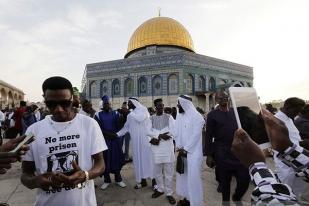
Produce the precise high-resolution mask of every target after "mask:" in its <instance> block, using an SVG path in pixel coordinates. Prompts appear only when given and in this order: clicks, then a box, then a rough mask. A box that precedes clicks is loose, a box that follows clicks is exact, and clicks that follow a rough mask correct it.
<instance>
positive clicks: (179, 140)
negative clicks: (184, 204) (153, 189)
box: [172, 102, 205, 206]
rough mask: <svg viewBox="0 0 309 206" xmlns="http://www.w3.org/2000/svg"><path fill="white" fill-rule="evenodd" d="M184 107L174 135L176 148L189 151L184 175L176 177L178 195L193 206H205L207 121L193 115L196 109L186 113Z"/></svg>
mask: <svg viewBox="0 0 309 206" xmlns="http://www.w3.org/2000/svg"><path fill="white" fill-rule="evenodd" d="M180 103H181V102H180ZM191 104H192V103H191ZM182 107H183V108H184V110H185V114H181V113H179V114H177V119H176V123H175V128H174V130H172V134H173V136H174V138H175V141H176V147H177V148H183V149H184V150H186V151H187V161H186V162H185V170H184V174H181V175H180V174H178V173H177V175H176V194H177V195H180V196H182V197H185V198H186V199H188V200H189V201H190V205H192V206H203V205H204V203H203V195H204V194H203V182H202V163H203V152H202V129H203V126H204V124H205V121H204V119H203V117H202V116H201V115H200V116H198V115H199V114H194V115H192V113H193V109H194V110H195V108H192V109H190V110H189V111H188V110H187V111H186V108H185V107H184V106H183V105H182ZM195 112H196V111H194V113H195Z"/></svg>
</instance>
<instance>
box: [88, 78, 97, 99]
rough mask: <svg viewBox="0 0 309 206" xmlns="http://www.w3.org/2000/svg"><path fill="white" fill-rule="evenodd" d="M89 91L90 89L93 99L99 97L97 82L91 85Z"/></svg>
mask: <svg viewBox="0 0 309 206" xmlns="http://www.w3.org/2000/svg"><path fill="white" fill-rule="evenodd" d="M89 89H90V91H89V94H90V97H91V98H95V97H97V83H96V82H95V81H93V82H91V83H90V86H89Z"/></svg>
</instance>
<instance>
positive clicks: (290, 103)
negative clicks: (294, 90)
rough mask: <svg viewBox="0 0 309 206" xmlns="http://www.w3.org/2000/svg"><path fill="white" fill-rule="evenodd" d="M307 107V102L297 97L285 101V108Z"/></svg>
mask: <svg viewBox="0 0 309 206" xmlns="http://www.w3.org/2000/svg"><path fill="white" fill-rule="evenodd" d="M305 105H306V103H305V101H304V100H302V99H299V98H297V97H291V98H288V99H287V100H285V102H284V105H283V107H285V108H293V107H304V106H305Z"/></svg>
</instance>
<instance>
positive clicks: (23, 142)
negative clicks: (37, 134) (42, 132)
mask: <svg viewBox="0 0 309 206" xmlns="http://www.w3.org/2000/svg"><path fill="white" fill-rule="evenodd" d="M34 139H35V138H34V135H32V134H29V135H27V136H26V135H23V136H18V137H16V138H14V139H11V140H10V141H8V142H6V143H5V144H3V145H2V146H1V147H0V158H6V157H19V156H20V155H24V154H25V153H26V151H27V150H28V149H29V148H28V146H27V144H29V143H31V142H32V141H34Z"/></svg>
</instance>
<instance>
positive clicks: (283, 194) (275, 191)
mask: <svg viewBox="0 0 309 206" xmlns="http://www.w3.org/2000/svg"><path fill="white" fill-rule="evenodd" d="M249 171H250V176H251V179H252V181H253V182H254V183H255V185H256V188H255V189H254V190H253V192H252V194H251V201H252V205H298V204H297V200H296V196H295V195H294V193H293V191H292V190H291V188H290V187H289V186H288V185H286V184H282V183H279V182H278V181H277V179H276V177H275V175H274V173H273V172H272V171H271V170H270V169H268V168H267V166H266V164H265V163H264V162H257V163H255V164H253V165H251V166H250V168H249Z"/></svg>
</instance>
